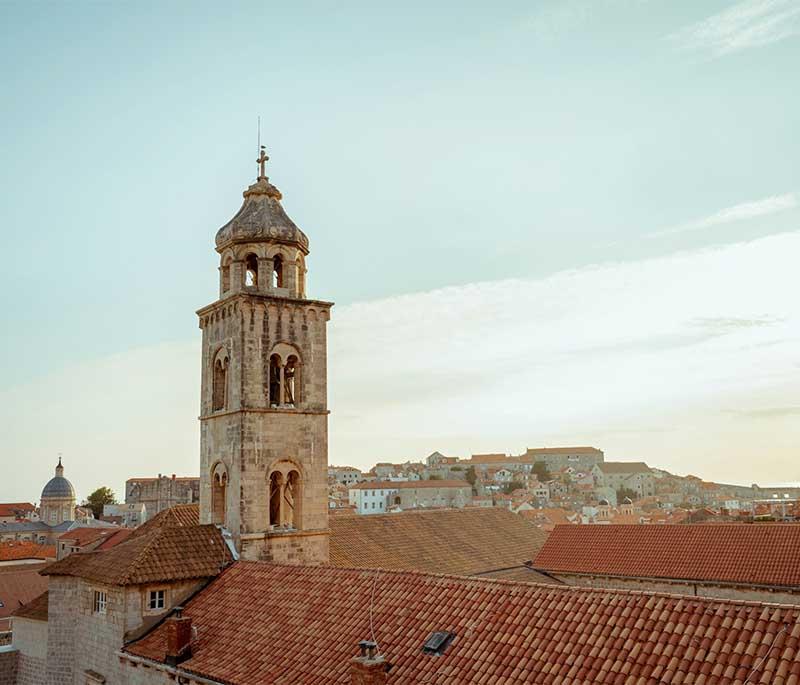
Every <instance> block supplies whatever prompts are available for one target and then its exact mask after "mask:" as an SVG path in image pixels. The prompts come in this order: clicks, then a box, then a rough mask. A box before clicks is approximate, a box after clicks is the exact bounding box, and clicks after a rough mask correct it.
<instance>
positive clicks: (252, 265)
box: [244, 252, 258, 288]
mask: <svg viewBox="0 0 800 685" xmlns="http://www.w3.org/2000/svg"><path fill="white" fill-rule="evenodd" d="M244 268H245V274H244V284H245V285H246V286H248V287H253V288H257V287H258V257H256V255H254V254H253V253H252V252H251V253H250V254H249V255H247V257H245V258H244Z"/></svg>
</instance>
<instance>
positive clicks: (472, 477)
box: [464, 466, 478, 488]
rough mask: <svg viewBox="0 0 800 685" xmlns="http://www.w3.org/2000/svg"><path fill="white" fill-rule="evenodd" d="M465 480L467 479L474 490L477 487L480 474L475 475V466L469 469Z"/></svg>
mask: <svg viewBox="0 0 800 685" xmlns="http://www.w3.org/2000/svg"><path fill="white" fill-rule="evenodd" d="M464 478H466V479H467V483H469V484H470V485H471V486H472V487H473V488H474V487H475V481H477V480H478V474H476V473H475V467H474V466H470V467H469V468H468V469H467V472H466V473H465V474H464Z"/></svg>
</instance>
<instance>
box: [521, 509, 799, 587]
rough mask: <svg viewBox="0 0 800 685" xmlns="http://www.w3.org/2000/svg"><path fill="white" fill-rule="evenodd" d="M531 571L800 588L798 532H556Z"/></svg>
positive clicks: (627, 528)
mask: <svg viewBox="0 0 800 685" xmlns="http://www.w3.org/2000/svg"><path fill="white" fill-rule="evenodd" d="M533 565H534V568H537V569H542V570H545V571H549V572H558V571H561V572H568V573H569V572H571V573H591V574H599V575H614V576H635V577H646V578H674V579H685V580H707V581H720V582H728V583H743V584H747V585H766V586H779V587H800V526H798V525H794V524H765V525H758V524H741V523H730V524H705V525H682V526H652V525H651V526H637V525H611V526H556V528H555V530H554V531H553V532H552V533H550V536H549V537H548V539H547V541H546V542H545V544H544V546H543V547H542V549H541V551H540V552H539V554H538V555H537V556H536V559H535V560H534V564H533Z"/></svg>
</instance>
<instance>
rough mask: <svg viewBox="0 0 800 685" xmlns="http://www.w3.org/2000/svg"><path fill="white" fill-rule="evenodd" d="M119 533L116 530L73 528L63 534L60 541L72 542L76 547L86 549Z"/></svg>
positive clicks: (59, 537)
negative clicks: (87, 546)
mask: <svg viewBox="0 0 800 685" xmlns="http://www.w3.org/2000/svg"><path fill="white" fill-rule="evenodd" d="M116 532H117V529H116V528H99V527H97V526H94V527H90V528H73V529H72V530H68V531H67V532H66V533H61V535H59V536H58V539H59V540H61V541H63V542H72V544H73V546H74V547H85V546H86V545H91V544H92V543H93V542H97V541H98V540H101V539H102V538H107V537H109V536H111V535H113V534H114V533H116Z"/></svg>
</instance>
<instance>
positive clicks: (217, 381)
mask: <svg viewBox="0 0 800 685" xmlns="http://www.w3.org/2000/svg"><path fill="white" fill-rule="evenodd" d="M227 380H228V357H227V355H225V354H218V355H217V359H216V361H215V362H214V380H213V383H212V386H213V387H212V395H213V397H212V401H211V410H212V411H220V410H221V409H225V402H226V400H227V394H228V393H227V385H228V383H227Z"/></svg>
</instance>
